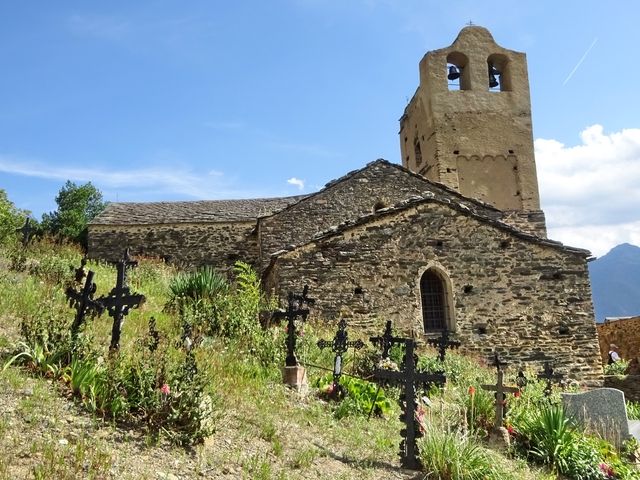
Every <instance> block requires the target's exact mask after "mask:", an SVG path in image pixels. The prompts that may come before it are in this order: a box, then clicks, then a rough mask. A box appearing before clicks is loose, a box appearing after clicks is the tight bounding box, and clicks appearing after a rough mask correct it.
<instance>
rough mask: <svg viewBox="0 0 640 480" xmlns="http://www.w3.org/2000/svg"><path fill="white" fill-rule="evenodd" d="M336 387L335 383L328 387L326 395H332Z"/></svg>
mask: <svg viewBox="0 0 640 480" xmlns="http://www.w3.org/2000/svg"><path fill="white" fill-rule="evenodd" d="M334 386H335V385H334V384H333V383H331V384H329V385H327V388H326V390H325V393H326V394H327V395H331V394H332V393H333V389H334Z"/></svg>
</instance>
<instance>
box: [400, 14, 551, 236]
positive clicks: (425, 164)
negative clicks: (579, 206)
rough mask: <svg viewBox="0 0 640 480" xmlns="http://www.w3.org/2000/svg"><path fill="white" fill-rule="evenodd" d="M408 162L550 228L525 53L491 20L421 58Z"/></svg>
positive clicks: (409, 120)
mask: <svg viewBox="0 0 640 480" xmlns="http://www.w3.org/2000/svg"><path fill="white" fill-rule="evenodd" d="M400 149H401V152H402V164H403V165H404V166H405V167H406V168H408V169H410V170H412V171H414V172H416V173H419V174H420V175H423V176H425V177H427V178H428V179H430V180H433V181H435V182H439V183H442V184H444V185H446V186H448V187H450V188H453V189H455V190H457V191H459V192H460V193H461V194H463V195H465V196H467V197H471V198H474V199H477V200H481V201H483V202H486V203H489V204H491V205H493V206H495V207H497V208H499V209H500V210H503V211H504V214H505V216H504V220H505V221H506V222H508V223H511V224H514V225H515V226H518V227H519V228H521V229H523V230H526V231H529V232H531V233H535V234H537V235H539V236H546V227H545V222H544V214H543V212H542V211H541V210H540V200H539V196H538V180H537V176H536V165H535V158H534V151H533V134H532V129H531V100H530V96H529V79H528V75H527V62H526V56H525V54H524V53H520V52H516V51H513V50H507V49H505V48H502V47H500V46H499V45H498V44H496V43H495V41H494V40H493V37H492V36H491V33H489V31H488V30H487V29H486V28H483V27H479V26H468V27H465V28H463V29H462V30H461V31H460V33H459V34H458V37H457V38H456V40H455V41H454V42H453V44H452V45H451V46H449V47H446V48H442V49H439V50H434V51H431V52H428V53H427V54H426V55H425V56H424V57H423V58H422V60H421V61H420V85H419V86H418V89H417V91H416V93H415V95H414V96H413V98H412V99H411V101H410V102H409V104H408V105H407V107H406V108H405V111H404V114H403V115H402V118H400Z"/></svg>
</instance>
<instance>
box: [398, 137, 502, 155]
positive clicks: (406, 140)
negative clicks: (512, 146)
mask: <svg viewBox="0 0 640 480" xmlns="http://www.w3.org/2000/svg"><path fill="white" fill-rule="evenodd" d="M404 141H405V142H406V141H407V138H406V137H405V139H404ZM509 153H510V154H511V155H513V150H509Z"/></svg>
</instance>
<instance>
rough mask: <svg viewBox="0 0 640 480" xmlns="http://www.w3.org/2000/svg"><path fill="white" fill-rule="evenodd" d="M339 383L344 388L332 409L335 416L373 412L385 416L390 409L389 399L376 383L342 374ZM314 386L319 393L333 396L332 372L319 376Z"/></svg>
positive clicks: (326, 396) (341, 416)
mask: <svg viewBox="0 0 640 480" xmlns="http://www.w3.org/2000/svg"><path fill="white" fill-rule="evenodd" d="M340 385H341V386H342V388H343V389H344V392H345V396H344V398H343V399H341V400H340V401H339V403H338V404H337V405H336V407H335V409H334V415H335V417H336V418H338V419H339V418H343V417H347V416H351V415H364V416H368V415H369V414H370V413H373V414H375V415H378V416H386V415H388V414H389V413H390V412H391V410H392V408H393V407H392V404H391V401H390V400H389V399H388V398H387V396H386V394H385V391H384V389H382V388H380V389H379V390H378V385H376V384H375V383H372V382H367V381H366V380H360V379H359V378H355V377H348V376H342V377H341V378H340ZM315 386H316V387H317V388H318V390H319V391H320V395H321V396H324V397H325V398H327V399H329V398H333V391H332V389H333V374H331V373H328V374H326V375H324V376H322V377H320V378H319V379H318V380H317V381H316V382H315Z"/></svg>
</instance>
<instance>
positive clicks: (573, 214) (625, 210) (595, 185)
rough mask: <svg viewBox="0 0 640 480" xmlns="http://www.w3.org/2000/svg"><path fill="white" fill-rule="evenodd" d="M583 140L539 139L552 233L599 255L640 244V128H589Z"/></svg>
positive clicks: (542, 184)
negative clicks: (568, 143) (577, 142)
mask: <svg viewBox="0 0 640 480" xmlns="http://www.w3.org/2000/svg"><path fill="white" fill-rule="evenodd" d="M580 138H581V140H582V144H580V145H576V146H571V147H567V146H565V145H563V144H562V143H560V142H558V141H556V140H547V139H538V140H536V141H535V149H536V163H537V167H538V181H539V184H540V199H541V202H542V208H543V210H544V211H545V214H546V218H547V226H548V230H549V237H550V238H553V239H555V240H560V241H561V242H563V243H566V244H568V245H572V246H576V247H583V248H587V249H589V250H591V251H592V253H593V254H594V255H596V256H600V255H603V254H605V253H606V252H607V251H608V250H609V249H611V248H613V247H614V246H615V245H617V244H620V243H623V242H629V243H633V244H636V245H640V209H639V208H638V207H639V206H640V129H637V128H635V129H624V130H622V131H620V132H614V133H610V134H606V133H605V132H604V130H603V128H602V126H601V125H593V126H590V127H588V128H586V129H585V130H584V131H583V132H582V133H581V134H580Z"/></svg>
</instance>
